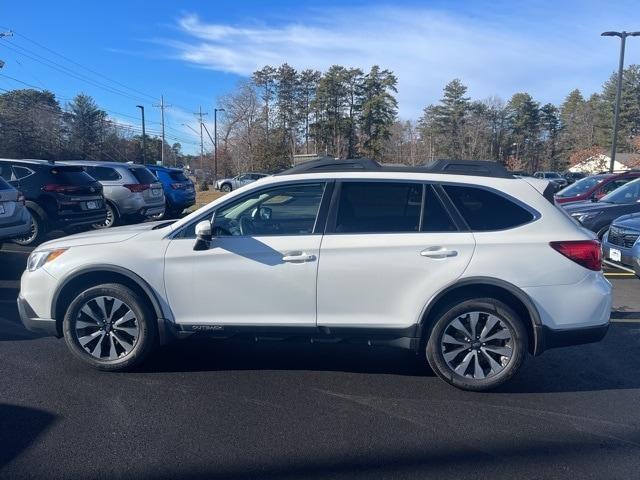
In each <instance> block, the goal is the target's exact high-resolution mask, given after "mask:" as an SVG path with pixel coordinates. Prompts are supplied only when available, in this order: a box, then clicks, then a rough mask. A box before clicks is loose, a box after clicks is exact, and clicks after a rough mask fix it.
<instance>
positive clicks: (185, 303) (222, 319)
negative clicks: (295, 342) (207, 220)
mask: <svg viewBox="0 0 640 480" xmlns="http://www.w3.org/2000/svg"><path fill="white" fill-rule="evenodd" d="M325 189H327V184H326V183H325V182H310V183H287V184H282V185H278V186H265V187H262V188H260V189H255V190H254V191H252V192H250V193H247V194H245V195H242V196H241V197H240V198H238V199H234V200H231V201H230V202H227V203H226V204H223V205H221V206H220V207H219V208H218V209H217V211H216V212H215V222H214V229H213V230H214V234H215V237H214V239H213V241H212V242H211V245H210V248H209V249H207V250H204V251H194V250H193V245H194V236H195V235H194V224H195V223H196V222H194V223H192V224H191V225H189V226H187V227H185V228H184V229H182V230H181V231H180V232H178V234H177V235H176V237H174V238H173V240H171V242H170V244H169V246H168V248H167V252H166V257H165V286H166V293H167V297H168V299H169V303H170V307H171V309H172V311H173V314H174V316H175V319H176V322H177V323H180V324H189V325H202V324H225V325H270V326H285V325H289V326H292V325H296V326H315V324H316V276H317V269H318V259H319V256H320V242H321V238H322V228H321V227H320V224H322V225H324V222H322V221H321V220H320V219H319V217H320V214H319V212H320V211H324V208H323V209H322V210H321V208H320V207H321V204H322V203H323V202H325V203H326V202H327V201H328V200H327V199H326V197H325V196H326V194H325ZM329 190H330V188H329Z"/></svg>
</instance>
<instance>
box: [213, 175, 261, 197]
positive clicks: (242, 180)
mask: <svg viewBox="0 0 640 480" xmlns="http://www.w3.org/2000/svg"><path fill="white" fill-rule="evenodd" d="M268 176H269V175H268V174H266V173H242V174H240V175H237V176H235V177H233V178H223V179H222V180H218V181H217V182H216V185H215V188H216V190H220V191H221V192H231V191H233V190H237V189H238V188H240V187H244V186H245V185H248V184H249V183H252V182H255V181H256V180H260V179H261V178H264V177H268Z"/></svg>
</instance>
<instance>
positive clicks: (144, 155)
mask: <svg viewBox="0 0 640 480" xmlns="http://www.w3.org/2000/svg"><path fill="white" fill-rule="evenodd" d="M136 107H138V108H139V109H140V111H141V112H142V163H144V164H146V163H147V138H146V137H147V134H146V133H145V131H144V105H136Z"/></svg>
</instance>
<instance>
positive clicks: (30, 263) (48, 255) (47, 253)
mask: <svg viewBox="0 0 640 480" xmlns="http://www.w3.org/2000/svg"><path fill="white" fill-rule="evenodd" d="M66 251H67V249H66V248H56V249H55V250H36V251H34V252H32V253H31V255H29V259H28V260H27V270H29V271H30V272H33V271H35V270H37V269H39V268H40V267H41V266H43V265H44V264H45V263H49V262H53V261H54V260H55V259H56V258H58V257H59V256H60V255H62V254H63V253H64V252H66Z"/></svg>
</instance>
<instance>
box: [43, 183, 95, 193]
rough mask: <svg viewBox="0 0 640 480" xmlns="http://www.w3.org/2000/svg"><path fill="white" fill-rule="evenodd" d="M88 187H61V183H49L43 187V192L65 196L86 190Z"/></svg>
mask: <svg viewBox="0 0 640 480" xmlns="http://www.w3.org/2000/svg"><path fill="white" fill-rule="evenodd" d="M85 188H86V187H82V186H79V185H61V184H59V183H47V184H46V185H44V186H43V187H42V191H43V192H49V193H62V194H64V195H68V194H72V193H77V192H80V191H82V190H84V189H85Z"/></svg>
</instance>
